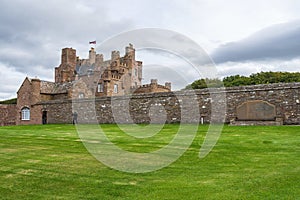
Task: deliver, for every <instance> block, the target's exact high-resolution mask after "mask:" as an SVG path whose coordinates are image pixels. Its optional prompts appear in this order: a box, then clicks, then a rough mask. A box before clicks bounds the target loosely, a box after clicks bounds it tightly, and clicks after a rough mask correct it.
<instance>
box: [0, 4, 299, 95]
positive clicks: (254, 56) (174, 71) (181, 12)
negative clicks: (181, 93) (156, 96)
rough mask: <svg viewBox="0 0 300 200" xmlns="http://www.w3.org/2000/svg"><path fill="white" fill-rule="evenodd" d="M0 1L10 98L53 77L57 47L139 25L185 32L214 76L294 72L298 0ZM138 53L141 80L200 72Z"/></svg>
mask: <svg viewBox="0 0 300 200" xmlns="http://www.w3.org/2000/svg"><path fill="white" fill-rule="evenodd" d="M0 5H1V6H0V77H1V78H0V100H3V99H9V98H13V97H16V92H17V90H18V88H19V87H20V85H21V84H22V82H23V80H24V78H25V77H26V76H28V77H38V78H40V79H43V80H48V81H53V79H54V67H57V66H58V65H59V63H60V54H61V49H62V48H64V47H73V48H75V49H76V50H77V55H78V56H80V57H81V58H86V57H87V56H88V50H89V49H90V47H91V46H90V45H89V41H93V40H97V44H101V42H103V41H105V40H107V39H108V38H111V37H113V36H115V35H118V34H120V33H123V32H126V31H131V30H135V29H142V28H157V29H167V30H171V31H174V32H177V33H179V34H182V35H184V36H186V37H187V38H190V39H191V40H193V41H194V42H196V43H197V44H199V45H200V46H201V47H202V48H203V50H204V51H205V52H206V53H207V55H208V56H209V57H210V58H211V59H212V61H213V62H214V63H215V67H216V70H217V74H218V76H219V77H220V78H222V77H224V76H229V75H235V74H240V75H250V74H251V73H257V72H260V71H290V72H295V71H300V37H299V36H300V12H299V10H300V1H298V0H286V1H282V0H264V1H261V0H260V1H259V0H251V1H248V0H244V1H240V0H228V1H222V0H189V1H182V0H122V1H117V0H109V1H108V0H106V1H104V0H51V1H42V0H0ZM137 48H138V47H137ZM112 50H114V49H112ZM117 50H120V51H121V53H122V51H123V50H122V49H117ZM97 53H100V52H97ZM137 58H138V59H140V60H142V61H143V64H144V80H143V82H145V83H147V82H149V79H150V78H158V79H159V82H160V83H162V84H163V82H164V81H171V82H172V87H173V89H180V88H182V87H184V86H185V85H187V84H188V83H191V82H193V81H194V80H195V79H198V78H199V76H198V75H197V74H196V72H194V71H193V70H191V68H192V67H190V69H188V68H189V67H188V65H189V63H187V62H186V61H184V60H182V58H180V57H178V56H177V57H176V56H174V55H172V54H170V53H163V52H162V53H159V52H157V51H152V52H149V51H144V50H140V51H138V50H137ZM106 59H109V57H107V56H106ZM184 66H185V67H186V68H185V67H184ZM183 71H184V72H183Z"/></svg>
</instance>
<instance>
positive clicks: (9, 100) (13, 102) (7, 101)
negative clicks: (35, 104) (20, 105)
mask: <svg viewBox="0 0 300 200" xmlns="http://www.w3.org/2000/svg"><path fill="white" fill-rule="evenodd" d="M0 104H17V98H14V99H8V100H5V101H0Z"/></svg>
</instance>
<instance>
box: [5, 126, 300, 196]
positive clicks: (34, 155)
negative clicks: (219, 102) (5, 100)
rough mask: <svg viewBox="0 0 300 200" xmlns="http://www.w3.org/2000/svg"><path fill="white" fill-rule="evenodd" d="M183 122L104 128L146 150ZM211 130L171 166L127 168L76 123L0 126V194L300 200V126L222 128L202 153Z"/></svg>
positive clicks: (124, 144) (132, 146) (128, 145)
mask: <svg viewBox="0 0 300 200" xmlns="http://www.w3.org/2000/svg"><path fill="white" fill-rule="evenodd" d="M178 126H179V125H166V126H165V129H164V130H163V131H162V133H160V134H158V135H157V136H154V137H153V138H149V140H148V139H134V138H131V137H128V136H126V135H123V134H121V133H120V131H119V130H118V128H117V127H116V126H115V125H104V126H102V127H103V129H104V130H105V131H106V132H109V133H110V134H109V138H110V139H111V140H112V141H113V142H114V143H115V144H117V145H119V146H120V147H121V148H124V149H126V150H130V151H136V152H149V151H153V150H156V149H159V148H161V146H162V145H164V144H167V143H168V142H169V141H168V140H170V139H172V137H173V135H174V133H175V132H176V131H177V129H178ZM207 128H208V126H200V128H199V131H198V134H197V136H196V138H195V140H194V141H193V143H192V145H191V146H190V148H189V149H188V151H186V152H185V153H184V154H183V156H182V157H181V158H180V159H178V160H177V161H176V162H174V163H173V164H171V165H169V166H168V167H166V168H163V169H161V170H158V171H154V172H150V173H144V174H130V173H125V172H120V171H116V170H113V169H110V168H108V167H106V166H105V165H103V164H101V163H100V162H99V161H97V160H96V159H95V158H94V157H93V156H91V155H90V154H89V153H88V152H87V150H86V149H85V147H84V146H83V144H82V143H81V142H80V139H79V138H78V135H77V132H76V130H75V127H74V126H72V125H44V126H39V125H37V126H13V127H0V137H1V139H0V141H1V142H0V159H1V165H0V199H300V127H299V126H280V127H277V126H276V127H275V126H273V127H268V126H254V127H253V126H251V127H230V126H225V127H224V130H223V132H222V135H221V137H220V139H219V141H218V143H217V145H216V146H215V147H214V149H213V150H212V151H211V153H210V154H209V155H208V156H206V157H205V158H204V159H199V157H198V154H199V149H200V147H201V144H202V142H203V139H204V136H205V131H206V130H207ZM122 135H123V136H122ZM137 143H139V145H137Z"/></svg>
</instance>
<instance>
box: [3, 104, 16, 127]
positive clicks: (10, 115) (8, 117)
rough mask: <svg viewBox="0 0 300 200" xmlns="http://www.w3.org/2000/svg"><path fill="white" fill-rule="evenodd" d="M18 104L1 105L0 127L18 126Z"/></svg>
mask: <svg viewBox="0 0 300 200" xmlns="http://www.w3.org/2000/svg"><path fill="white" fill-rule="evenodd" d="M16 114H17V108H16V104H0V126H11V125H16Z"/></svg>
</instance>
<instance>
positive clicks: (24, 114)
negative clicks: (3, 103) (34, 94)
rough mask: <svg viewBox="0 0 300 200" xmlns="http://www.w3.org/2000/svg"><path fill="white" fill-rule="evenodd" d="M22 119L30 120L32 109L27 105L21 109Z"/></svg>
mask: <svg viewBox="0 0 300 200" xmlns="http://www.w3.org/2000/svg"><path fill="white" fill-rule="evenodd" d="M21 114H22V120H30V109H29V108H27V107H25V108H23V109H22V110H21Z"/></svg>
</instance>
